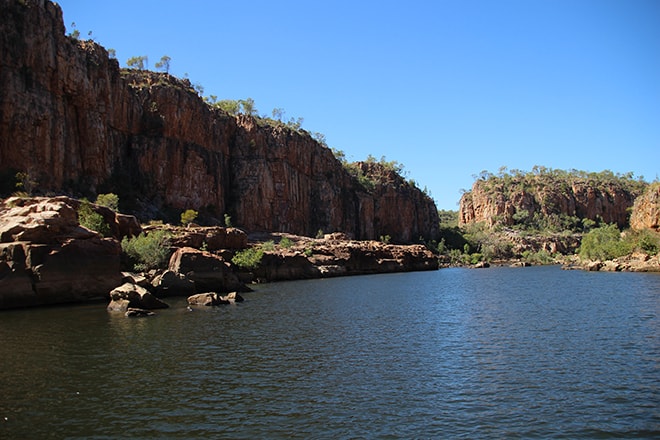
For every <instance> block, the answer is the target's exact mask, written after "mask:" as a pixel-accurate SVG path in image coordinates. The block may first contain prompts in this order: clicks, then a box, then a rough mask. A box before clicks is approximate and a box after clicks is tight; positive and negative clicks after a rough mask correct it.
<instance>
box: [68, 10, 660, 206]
mask: <svg viewBox="0 0 660 440" xmlns="http://www.w3.org/2000/svg"><path fill="white" fill-rule="evenodd" d="M58 3H59V4H60V6H61V7H62V9H63V11H64V22H65V25H66V26H67V30H68V31H71V30H72V27H71V23H72V22H75V24H76V28H77V29H78V30H79V31H80V33H81V38H87V35H88V32H89V31H91V32H92V35H91V37H92V38H94V39H95V40H96V41H97V42H99V43H100V44H102V45H103V46H104V47H106V48H112V49H115V51H116V54H117V59H118V60H119V61H120V64H121V65H125V64H126V60H127V59H128V58H130V57H133V56H142V55H146V56H148V59H149V68H151V69H154V65H155V63H156V62H158V61H159V59H160V58H161V57H162V56H163V55H167V56H169V57H170V58H171V66H170V73H172V74H174V75H176V76H180V77H183V76H184V75H187V76H188V77H189V79H190V80H191V81H192V82H193V83H197V84H199V85H201V86H202V87H203V88H204V94H205V95H216V96H217V97H218V99H244V98H247V97H251V98H253V99H254V100H255V103H256V107H257V109H258V111H259V113H260V114H265V115H268V116H270V115H271V112H272V110H273V109H274V108H282V109H284V110H285V112H286V113H285V118H286V119H288V118H292V117H293V118H298V117H302V118H304V122H303V128H305V129H306V130H308V131H311V132H321V133H323V134H324V135H325V136H326V139H327V142H328V145H329V146H331V147H333V148H337V149H340V150H343V151H344V152H345V153H346V157H347V158H348V159H349V160H362V159H365V158H366V157H367V156H368V155H372V156H374V157H376V158H378V159H379V158H381V157H382V156H385V158H386V159H387V160H389V161H391V160H396V161H398V162H399V163H401V164H403V165H404V167H405V171H406V172H407V177H408V178H410V179H414V180H415V181H416V182H417V184H418V186H419V187H420V188H426V189H427V190H428V191H429V192H430V193H431V195H432V197H433V198H434V199H435V201H436V204H437V206H438V208H439V209H453V210H455V209H458V205H457V203H458V200H459V198H460V192H461V189H469V188H470V187H471V185H472V183H473V181H474V178H473V176H474V175H476V174H478V173H479V172H480V171H482V170H488V171H491V172H497V171H498V169H499V168H500V167H502V166H506V167H508V168H509V169H514V168H515V169H521V170H531V168H532V167H533V166H534V165H542V166H546V167H549V168H556V169H571V168H574V169H579V170H586V171H602V170H605V169H608V170H612V171H614V172H620V173H626V172H629V171H632V172H634V173H635V175H636V176H640V175H641V176H644V178H645V179H646V180H647V181H653V180H654V179H656V178H657V177H658V175H659V174H660V1H657V0H513V1H510V0H497V1H496V0H489V1H486V0H460V1H459V0H455V1H444V0H438V1H431V0H429V1H422V0H407V1H405V2H403V1H396V2H395V1H387V0H382V1H377V2H376V1H362V2H361V1H356V0H352V1H344V0H339V1H332V2H330V1H323V2H321V1H292V0H280V1H260V0H255V1H249V2H242V1H236V0H231V1H225V0H197V1H186V2H183V1H170V0H132V1H126V0H112V1H103V2H98V1H92V0H60V1H58Z"/></svg>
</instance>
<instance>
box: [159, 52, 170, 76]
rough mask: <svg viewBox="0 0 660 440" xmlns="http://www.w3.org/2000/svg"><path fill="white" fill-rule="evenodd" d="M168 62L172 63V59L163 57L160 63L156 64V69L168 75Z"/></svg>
mask: <svg viewBox="0 0 660 440" xmlns="http://www.w3.org/2000/svg"><path fill="white" fill-rule="evenodd" d="M170 61H172V58H170V57H168V56H167V55H163V56H162V57H161V58H160V61H159V62H157V63H156V69H163V70H164V71H165V73H170Z"/></svg>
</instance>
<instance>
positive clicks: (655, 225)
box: [630, 183, 660, 232]
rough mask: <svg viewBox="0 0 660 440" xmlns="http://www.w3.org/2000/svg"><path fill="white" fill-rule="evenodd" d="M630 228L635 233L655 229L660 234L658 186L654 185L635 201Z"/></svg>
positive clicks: (659, 188) (659, 186)
mask: <svg viewBox="0 0 660 440" xmlns="http://www.w3.org/2000/svg"><path fill="white" fill-rule="evenodd" d="M630 227H631V228H632V229H635V230H637V231H641V230H643V229H655V230H656V231H658V232H660V184H658V183H654V184H652V185H650V186H649V187H648V188H647V190H646V191H645V192H644V194H642V195H641V196H639V197H638V198H637V200H635V207H634V209H633V213H632V215H631V216H630Z"/></svg>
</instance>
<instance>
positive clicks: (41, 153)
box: [0, 0, 439, 243]
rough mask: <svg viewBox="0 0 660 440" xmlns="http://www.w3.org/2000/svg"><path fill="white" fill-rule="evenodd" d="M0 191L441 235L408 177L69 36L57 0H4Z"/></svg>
mask: <svg viewBox="0 0 660 440" xmlns="http://www.w3.org/2000/svg"><path fill="white" fill-rule="evenodd" d="M0 16H2V17H3V19H2V20H1V21H0V66H1V70H0V87H1V90H0V91H1V93H0V174H1V176H0V185H1V186H2V187H0V192H3V193H5V194H7V193H11V192H12V191H13V189H14V188H13V184H14V180H12V178H13V176H14V175H15V174H16V172H23V173H25V174H27V175H28V176H29V178H30V180H31V181H33V182H34V183H35V187H36V189H37V192H41V193H67V194H79V195H85V196H88V197H93V196H95V195H96V194H98V193H104V192H114V193H116V194H118V195H119V197H120V200H121V201H122V204H123V208H124V209H125V210H126V211H128V212H131V213H135V214H136V215H138V216H139V217H141V218H142V219H143V220H148V219H150V218H155V217H158V216H162V215H163V213H174V214H172V215H173V216H176V215H178V214H177V213H179V212H181V210H184V209H196V210H200V211H204V213H206V214H208V216H209V217H211V218H212V217H215V218H222V216H223V215H224V214H227V215H229V216H230V217H231V219H232V223H233V224H234V225H236V226H239V227H242V228H244V229H247V230H263V231H281V232H289V233H294V234H300V235H308V236H309V235H314V234H316V233H317V232H318V231H319V230H322V231H324V232H333V231H342V232H346V233H348V234H350V235H352V236H353V237H354V238H356V239H374V238H378V237H379V236H384V235H389V236H390V237H391V239H392V241H393V242H402V243H405V242H411V241H415V240H418V239H419V238H420V237H422V238H424V239H436V238H437V237H438V234H439V231H438V217H437V210H436V208H435V204H434V202H433V200H432V199H430V198H429V197H427V196H426V195H425V194H424V193H423V192H421V191H420V190H419V189H417V188H415V187H414V186H412V185H410V184H408V183H407V182H405V181H403V180H401V181H398V180H395V179H389V180H387V179H386V180H375V181H374V182H375V183H374V185H373V186H370V187H365V186H364V185H363V184H361V183H360V182H359V181H358V179H356V178H355V177H354V176H353V175H351V173H349V172H348V171H347V170H346V167H345V166H344V165H343V164H342V163H341V162H340V161H339V160H337V159H336V158H335V157H334V155H333V154H332V152H331V151H330V150H329V149H328V148H326V147H324V146H322V145H320V144H319V143H318V142H316V141H315V140H314V139H313V138H312V137H311V136H310V135H309V134H308V133H306V132H304V131H303V130H298V131H296V130H292V129H290V128H287V127H285V126H282V125H277V124H271V125H269V124H264V123H263V121H262V120H260V119H259V118H253V117H251V116H245V115H239V116H233V115H229V114H227V113H225V112H223V111H221V110H219V109H216V108H213V107H211V106H209V105H207V104H206V103H205V102H204V101H203V100H202V99H201V98H200V97H199V96H198V94H197V93H196V92H195V91H194V89H193V88H192V87H191V85H190V82H189V81H187V80H179V79H177V78H174V77H172V76H170V75H168V74H165V73H155V72H146V71H137V70H126V69H120V67H119V64H118V63H117V61H116V60H114V59H112V58H110V57H109V56H108V52H107V51H106V50H105V49H104V48H103V47H102V46H100V45H99V44H97V43H95V42H93V41H78V40H75V39H73V38H70V37H67V36H66V35H65V29H64V25H63V22H62V12H61V10H60V8H59V6H58V5H56V4H54V3H52V2H50V1H48V0H24V1H18V0H0Z"/></svg>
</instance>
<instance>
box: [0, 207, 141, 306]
mask: <svg viewBox="0 0 660 440" xmlns="http://www.w3.org/2000/svg"><path fill="white" fill-rule="evenodd" d="M80 203H81V202H80V201H78V200H75V199H71V198H69V197H11V198H9V199H7V200H4V201H1V202H0V309H5V308H13V307H26V306H37V305H45V304H60V303H70V302H81V301H87V300H95V299H103V298H107V297H108V292H109V291H110V290H112V289H113V288H114V287H116V286H118V285H120V284H121V279H122V275H121V272H120V256H121V246H120V244H119V242H118V241H117V240H116V239H115V238H103V237H102V236H101V235H100V234H99V233H97V232H95V231H91V230H89V229H87V228H85V227H82V226H80V224H79V222H78V212H77V210H78V207H79V206H80ZM94 209H98V210H99V211H102V212H105V211H103V210H102V209H101V207H96V206H95V208H94ZM103 209H105V210H107V208H103ZM108 211H109V212H110V213H112V218H113V219H114V218H115V214H114V212H113V211H110V210H108ZM106 214H107V213H106ZM104 218H105V217H104ZM127 222H128V223H131V222H130V221H128V220H127ZM130 229H131V228H127V230H130Z"/></svg>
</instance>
